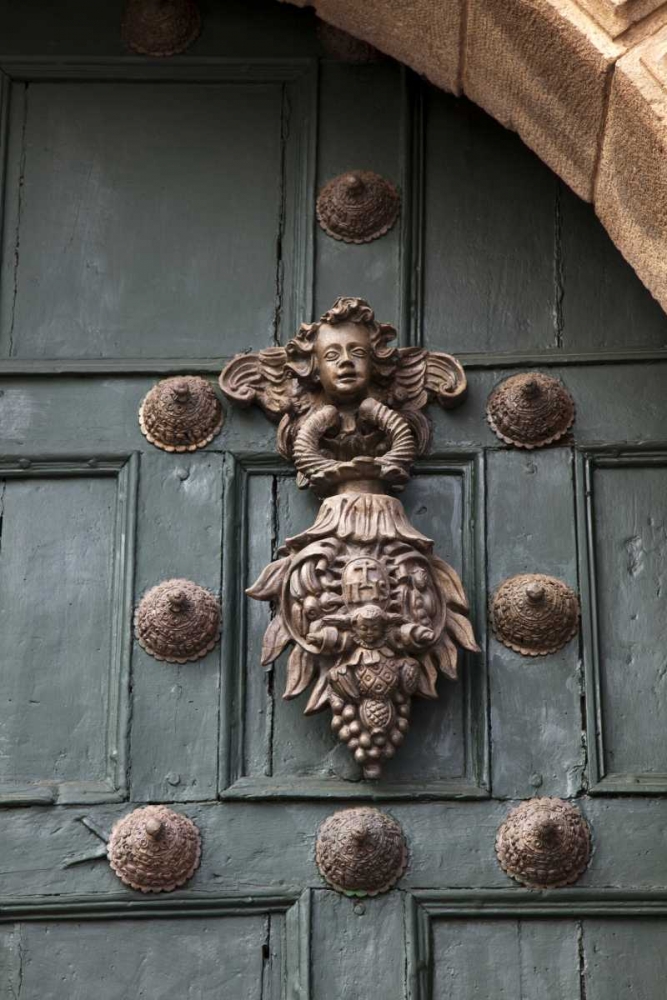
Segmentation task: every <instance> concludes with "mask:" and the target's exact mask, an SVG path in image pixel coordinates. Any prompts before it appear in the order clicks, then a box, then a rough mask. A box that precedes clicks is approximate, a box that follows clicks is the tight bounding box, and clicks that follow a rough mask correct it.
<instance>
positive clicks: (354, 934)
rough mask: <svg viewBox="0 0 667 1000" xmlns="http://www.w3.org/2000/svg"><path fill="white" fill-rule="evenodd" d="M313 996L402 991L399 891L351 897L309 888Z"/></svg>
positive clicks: (398, 997)
mask: <svg viewBox="0 0 667 1000" xmlns="http://www.w3.org/2000/svg"><path fill="white" fill-rule="evenodd" d="M313 896H314V899H313V912H312V937H311V956H310V958H311V968H312V973H311V993H312V997H313V1000H315V998H317V1000H340V998H341V997H382V998H383V1000H403V998H404V997H405V996H406V992H405V991H406V981H405V980H406V976H405V972H406V963H405V945H404V935H405V914H404V900H403V897H402V895H401V894H400V893H391V894H390V895H388V896H382V897H378V898H377V899H373V900H354V899H349V898H347V897H345V896H338V895H336V894H335V893H332V892H316V893H313Z"/></svg>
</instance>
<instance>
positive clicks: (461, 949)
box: [432, 920, 579, 1000]
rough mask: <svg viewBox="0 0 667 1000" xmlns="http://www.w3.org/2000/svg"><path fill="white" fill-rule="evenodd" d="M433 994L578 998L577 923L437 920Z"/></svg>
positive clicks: (456, 998) (454, 998) (479, 999)
mask: <svg viewBox="0 0 667 1000" xmlns="http://www.w3.org/2000/svg"><path fill="white" fill-rule="evenodd" d="M432 935H433V942H432V954H433V996H434V997H447V998H448V1000H449V998H451V1000H472V998H475V1000H495V998H498V997H502V998H505V997H506V998H507V1000H510V998H511V1000H514V998H515V997H522V998H523V1000H561V998H563V997H568V998H575V997H579V970H578V958H577V935H576V926H573V924H572V923H566V922H564V921H553V920H540V921H539V922H535V923H530V922H528V921H524V920H502V921H493V920H484V921H477V920H455V921H447V920H435V921H433V923H432Z"/></svg>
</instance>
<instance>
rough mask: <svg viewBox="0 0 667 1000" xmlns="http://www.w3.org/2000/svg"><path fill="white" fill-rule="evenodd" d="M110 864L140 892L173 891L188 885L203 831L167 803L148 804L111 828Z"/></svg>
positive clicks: (119, 876)
mask: <svg viewBox="0 0 667 1000" xmlns="http://www.w3.org/2000/svg"><path fill="white" fill-rule="evenodd" d="M107 854H108V857H109V863H110V865H111V867H112V868H113V870H114V871H115V873H116V875H117V876H118V878H119V879H121V880H122V881H123V882H125V884H126V885H129V886H131V887H132V888H133V889H139V891H140V892H171V890H172V889H177V888H178V887H179V886H180V885H184V883H185V882H187V881H188V879H189V878H191V877H192V875H193V874H194V872H195V869H196V868H197V867H198V865H199V860H200V857H201V838H200V836H199V830H198V829H197V827H196V826H195V824H194V823H193V822H192V820H191V819H188V817H187V816H183V814H182V813H177V812H174V811H173V810H172V809H168V808H167V807H166V806H160V805H158V806H145V807H144V808H143V809H135V810H134V812H131V813H129V814H128V815H127V816H123V818H122V819H120V820H119V821H118V822H117V823H116V825H115V826H114V827H113V829H112V831H111V836H110V837H109V844H108V848H107Z"/></svg>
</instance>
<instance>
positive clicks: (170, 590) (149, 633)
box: [134, 580, 221, 663]
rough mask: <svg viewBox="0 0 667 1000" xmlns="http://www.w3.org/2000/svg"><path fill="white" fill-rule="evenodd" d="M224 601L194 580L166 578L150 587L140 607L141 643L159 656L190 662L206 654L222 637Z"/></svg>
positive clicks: (136, 619) (137, 617)
mask: <svg viewBox="0 0 667 1000" xmlns="http://www.w3.org/2000/svg"><path fill="white" fill-rule="evenodd" d="M220 617H221V616H220V605H219V604H218V601H217V599H216V598H215V597H214V596H213V594H211V593H210V592H209V591H208V590H206V589H205V588H204V587H200V586H199V585H198V584H196V583H193V582H192V581H191V580H165V581H164V582H163V583H160V584H158V585H157V587H153V588H152V589H151V590H148V591H147V592H146V593H145V594H144V596H143V597H142V599H141V601H140V602H139V607H138V608H137V610H136V613H135V616H134V628H135V633H136V636H137V639H138V641H139V645H140V646H142V648H143V649H145V650H146V652H147V653H150V655H151V656H154V657H155V659H156V660H165V661H166V662H167V663H188V662H189V661H193V660H199V659H201V657H202V656H206V654H207V653H209V652H210V651H211V650H212V649H213V647H214V646H215V644H216V643H217V641H218V639H219V637H220Z"/></svg>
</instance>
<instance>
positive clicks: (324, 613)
mask: <svg viewBox="0 0 667 1000" xmlns="http://www.w3.org/2000/svg"><path fill="white" fill-rule="evenodd" d="M395 337H396V330H395V329H394V328H393V327H392V326H389V325H387V324H381V323H378V322H377V321H376V319H375V315H374V313H373V310H372V309H371V307H370V306H369V305H368V303H367V302H364V301H363V299H356V298H340V299H338V300H337V302H336V303H335V304H334V306H333V307H332V308H331V309H330V310H329V311H328V312H327V313H325V314H324V316H323V317H322V318H321V320H319V321H318V322H317V323H310V324H304V325H302V326H301V329H300V330H299V332H298V334H297V335H296V337H294V338H293V339H292V340H290V341H289V343H288V344H287V345H286V346H285V347H271V348H268V349H266V350H263V351H259V352H257V353H252V354H240V355H237V356H236V357H235V358H233V359H232V361H231V362H230V363H229V364H228V365H227V367H226V368H225V370H224V371H223V373H222V375H221V377H220V385H221V388H222V390H223V392H224V393H225V395H226V396H227V397H228V398H229V399H231V400H233V401H235V402H237V403H240V404H242V405H245V406H247V405H250V404H252V403H256V404H257V405H259V406H260V407H261V408H262V409H263V410H264V412H265V413H266V414H267V415H268V416H269V417H270V418H271V419H272V420H274V421H275V422H276V423H278V451H279V452H280V454H281V455H282V456H283V457H284V458H286V459H288V460H289V461H291V462H293V463H294V465H295V466H296V469H297V482H298V484H299V485H300V486H301V487H307V486H308V487H310V488H311V489H312V490H313V491H314V492H315V493H316V494H317V495H318V496H319V497H321V498H322V504H321V507H320V510H319V513H318V516H317V519H316V521H315V523H314V524H313V525H312V527H310V528H309V529H308V530H306V531H303V532H301V533H300V534H298V535H296V536H294V537H293V538H289V539H287V541H286V543H285V545H284V547H283V548H282V549H281V550H280V553H279V555H280V558H279V559H277V560H276V561H275V562H272V563H271V564H270V565H269V566H267V567H266V569H265V570H264V571H263V572H262V574H261V575H260V577H259V579H258V580H257V581H256V583H255V584H254V586H252V587H251V588H250V589H249V590H248V591H247V593H248V594H249V595H250V596H251V597H254V598H255V599H257V600H261V601H269V600H270V601H274V602H275V606H276V615H275V617H274V618H273V619H272V621H271V623H270V624H269V626H268V628H267V630H266V633H265V636H264V643H263V648H262V663H263V664H264V665H268V664H270V663H272V662H273V661H274V660H275V659H276V658H277V657H278V656H279V655H280V654H281V652H282V651H283V650H284V649H285V648H286V647H287V646H288V645H290V644H293V649H292V652H291V655H290V658H289V663H288V668H287V684H286V688H285V693H284V697H285V698H295V697H296V696H297V695H299V694H301V693H302V692H304V691H305V690H306V689H307V688H309V687H310V686H311V685H312V690H311V693H310V697H309V700H308V703H307V705H306V708H305V713H306V714H311V713H313V712H318V711H320V710H321V709H323V708H325V706H326V705H329V706H330V707H331V711H332V713H333V718H332V722H331V726H332V729H333V731H334V732H335V733H336V734H337V736H338V739H339V740H341V741H342V742H343V743H346V744H347V746H348V748H349V749H350V751H351V752H352V753H353V754H354V757H355V759H356V760H357V761H358V762H359V763H360V764H361V765H362V767H363V773H364V777H366V778H378V777H379V776H380V773H381V769H382V765H383V764H384V762H385V761H387V760H388V759H389V758H391V757H393V756H394V754H395V752H396V750H397V748H398V747H399V746H400V745H401V744H402V743H403V741H404V739H405V734H406V732H407V730H408V728H409V718H410V703H411V699H412V697H413V696H414V695H420V696H421V697H424V698H437V692H436V686H435V685H436V680H437V675H438V674H437V672H438V669H440V670H441V671H442V672H443V673H444V674H445V675H446V676H447V677H450V678H455V677H456V669H457V645H458V646H461V647H463V648H464V649H469V650H478V646H477V644H476V642H475V638H474V635H473V631H472V627H471V624H470V621H469V618H468V614H469V604H468V600H467V598H466V595H465V593H464V591H463V587H462V585H461V581H460V579H459V577H458V575H457V573H456V572H455V571H454V570H453V569H452V567H451V566H449V565H448V564H447V563H446V562H444V561H443V560H442V559H440V558H439V557H438V556H436V555H434V554H433V542H432V541H431V540H430V539H429V538H426V537H425V536H424V535H422V534H421V532H419V531H417V530H416V528H414V527H413V526H412V525H411V524H410V522H409V521H408V518H407V516H406V513H405V510H404V509H403V505H402V504H401V503H400V501H399V500H398V499H396V497H395V496H392V495H390V494H389V493H388V492H387V490H388V489H391V490H394V491H397V490H400V489H402V488H403V486H404V485H405V484H406V483H407V481H408V480H409V478H410V473H411V466H412V463H413V461H414V459H415V458H416V457H417V456H418V455H421V454H423V453H424V452H425V450H426V448H427V446H428V442H429V437H430V428H429V424H428V422H427V420H426V417H425V416H424V414H423V412H422V410H423V408H424V406H425V405H426V403H428V402H429V401H431V400H436V401H438V402H439V403H440V404H441V405H442V406H445V407H451V406H455V405H457V404H458V403H459V402H461V401H462V399H463V397H464V395H465V392H466V388H467V387H466V378H465V375H464V373H463V369H462V367H461V365H460V364H459V363H458V361H456V360H455V359H454V358H452V357H450V356H449V355H447V354H440V353H436V352H432V351H426V350H424V349H422V348H419V347H407V348H400V349H399V348H396V347H395V346H393V344H392V342H393V341H394V339H395Z"/></svg>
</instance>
